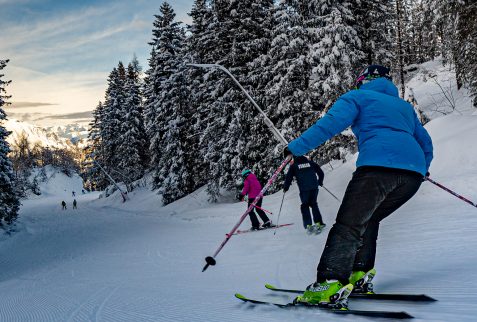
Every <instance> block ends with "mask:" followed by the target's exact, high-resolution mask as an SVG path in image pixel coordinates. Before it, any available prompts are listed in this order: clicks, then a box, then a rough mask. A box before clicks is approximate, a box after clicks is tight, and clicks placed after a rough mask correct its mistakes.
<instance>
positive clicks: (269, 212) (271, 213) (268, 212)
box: [243, 200, 273, 215]
mask: <svg viewBox="0 0 477 322" xmlns="http://www.w3.org/2000/svg"><path fill="white" fill-rule="evenodd" d="M243 202H246V201H245V200H243ZM255 208H257V209H260V210H263V211H265V212H266V213H267V214H270V215H273V212H271V211H268V210H267V209H263V208H262V207H259V206H255Z"/></svg>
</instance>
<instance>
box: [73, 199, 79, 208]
mask: <svg viewBox="0 0 477 322" xmlns="http://www.w3.org/2000/svg"><path fill="white" fill-rule="evenodd" d="M77 205H78V203H77V202H76V199H74V200H73V209H78V207H77Z"/></svg>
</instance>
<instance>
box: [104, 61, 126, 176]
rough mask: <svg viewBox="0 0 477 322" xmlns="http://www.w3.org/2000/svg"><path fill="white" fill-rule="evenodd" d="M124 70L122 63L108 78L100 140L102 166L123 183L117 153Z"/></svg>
mask: <svg viewBox="0 0 477 322" xmlns="http://www.w3.org/2000/svg"><path fill="white" fill-rule="evenodd" d="M125 81H126V70H125V68H124V65H123V63H122V62H119V63H118V67H117V68H114V69H113V70H112V71H111V73H110V75H109V78H108V88H107V89H106V97H105V101H104V104H103V113H102V114H103V119H102V120H101V125H102V126H101V138H102V147H103V155H102V157H103V161H104V164H102V166H103V167H104V168H105V169H106V171H108V172H110V175H111V176H112V177H113V178H114V179H118V180H120V181H124V177H122V176H121V175H120V174H118V172H117V171H118V167H119V163H120V160H121V155H120V154H119V153H118V152H119V151H118V147H119V146H120V144H121V142H120V135H119V133H120V130H121V124H122V123H123V121H124V118H123V114H122V112H123V106H124V102H125V93H124V84H125Z"/></svg>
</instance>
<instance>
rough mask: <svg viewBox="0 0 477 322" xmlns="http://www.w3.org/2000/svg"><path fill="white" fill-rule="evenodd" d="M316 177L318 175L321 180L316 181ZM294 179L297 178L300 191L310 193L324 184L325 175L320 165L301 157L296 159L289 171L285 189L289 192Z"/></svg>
mask: <svg viewBox="0 0 477 322" xmlns="http://www.w3.org/2000/svg"><path fill="white" fill-rule="evenodd" d="M316 175H318V177H319V180H318V179H316ZM293 177H296V182H297V184H298V188H299V189H300V191H308V190H314V189H318V185H322V184H323V179H324V178H325V174H324V173H323V170H321V168H320V166H319V165H318V164H316V163H315V162H313V161H311V160H308V159H307V158H306V157H304V156H300V157H295V158H294V162H293V164H292V165H291V166H290V168H289V169H288V173H287V176H286V178H285V184H284V185H283V189H285V190H288V188H290V185H291V183H292V180H293Z"/></svg>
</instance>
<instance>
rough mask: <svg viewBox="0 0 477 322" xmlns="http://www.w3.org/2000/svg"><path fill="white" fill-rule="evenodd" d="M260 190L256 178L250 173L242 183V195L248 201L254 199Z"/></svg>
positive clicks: (260, 186) (260, 187)
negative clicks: (246, 197) (246, 196)
mask: <svg viewBox="0 0 477 322" xmlns="http://www.w3.org/2000/svg"><path fill="white" fill-rule="evenodd" d="M261 190H262V185H261V184H260V182H258V179H257V177H256V176H255V175H254V174H253V173H250V174H249V175H248V176H247V177H246V178H245V181H244V182H243V189H242V195H244V196H245V195H247V194H248V198H249V199H255V198H256V197H257V196H258V195H259V194H260V191H261Z"/></svg>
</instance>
